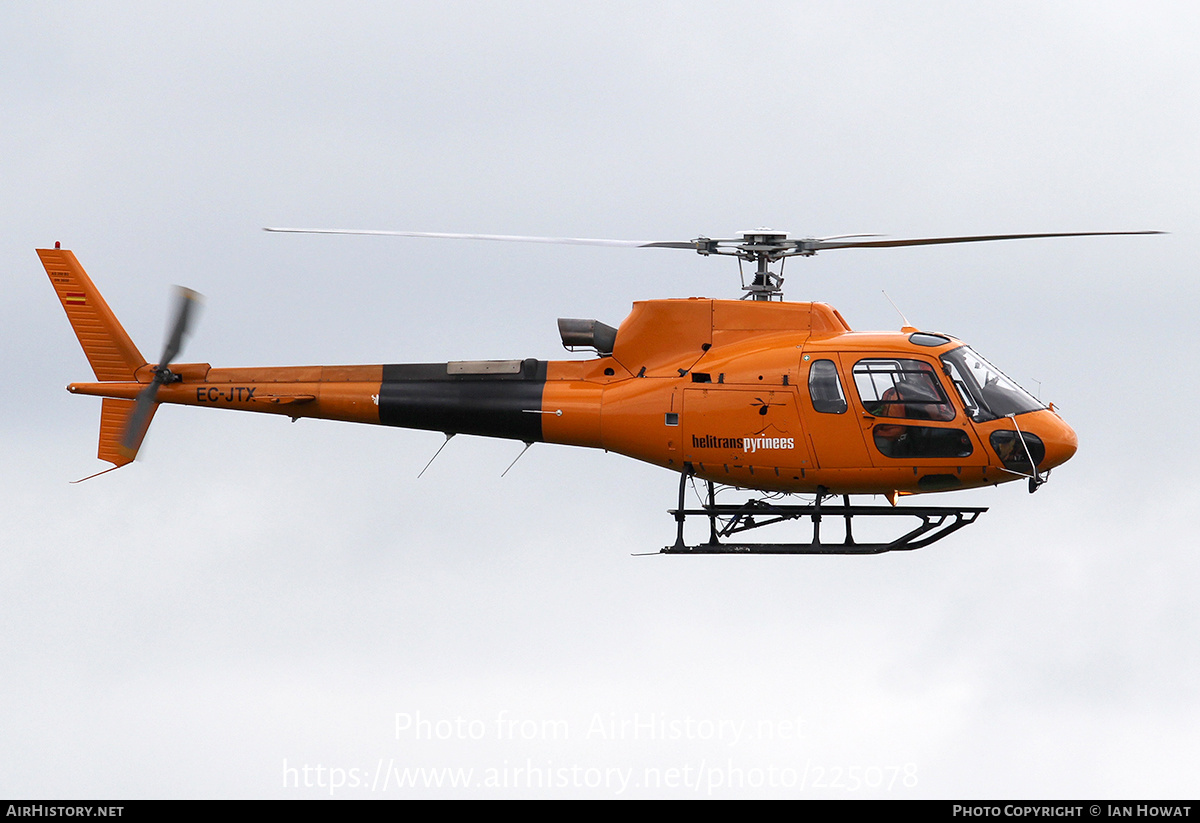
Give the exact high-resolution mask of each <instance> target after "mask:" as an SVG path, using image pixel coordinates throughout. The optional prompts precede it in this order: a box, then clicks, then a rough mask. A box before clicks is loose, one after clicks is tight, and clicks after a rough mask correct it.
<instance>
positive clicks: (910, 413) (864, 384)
mask: <svg viewBox="0 0 1200 823" xmlns="http://www.w3.org/2000/svg"><path fill="white" fill-rule="evenodd" d="M853 373H854V387H855V388H856V389H857V390H858V396H859V399H860V400H862V404H863V408H864V409H866V410H867V412H868V413H869V414H873V415H876V416H878V417H904V418H908V419H910V420H953V419H954V407H953V406H952V405H950V401H949V399H948V398H947V397H946V393H945V392H944V391H943V390H942V384H941V382H940V381H939V380H938V378H937V375H936V374H935V373H934V371H933V366H931V365H930V364H928V363H926V362H925V361H923V360H909V359H906V358H898V357H897V358H886V359H885V358H872V359H868V360H859V361H858V362H857V363H855V364H854V372H853Z"/></svg>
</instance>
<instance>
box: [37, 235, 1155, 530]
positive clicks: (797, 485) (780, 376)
mask: <svg viewBox="0 0 1200 823" xmlns="http://www.w3.org/2000/svg"><path fill="white" fill-rule="evenodd" d="M267 231H279V232H305V233H326V234H375V235H398V236H407V237H436V238H451V239H482V240H502V241H522V242H541V243H568V244H579V245H606V246H635V247H641V248H675V249H690V250H693V251H696V252H699V253H700V254H701V255H705V256H708V255H714V254H715V255H729V256H734V257H737V258H738V259H739V261H748V262H752V263H755V264H756V270H755V271H754V274H753V276H752V278H751V280H750V282H749V283H747V282H746V281H745V279H744V278H743V283H742V288H743V290H744V291H745V292H746V294H745V296H744V297H743V298H742V299H740V300H713V299H707V298H688V299H672V300H647V301H642V302H637V303H634V304H633V311H632V312H631V313H630V314H629V316H628V317H626V318H625V320H624V322H622V323H621V325H620V327H619V328H616V329H614V328H612V327H611V326H607V325H605V324H603V323H600V322H597V321H595V320H583V319H560V320H559V321H558V326H559V333H560V336H561V339H562V344H563V346H564V347H565V348H567V349H568V350H569V351H575V350H578V349H586V350H591V351H593V352H594V353H595V355H596V356H595V357H593V358H592V359H587V360H553V361H545V360H537V359H533V358H530V359H526V360H476V361H459V362H448V363H428V364H394V365H372V366H286V367H276V368H223V369H217V368H213V367H211V366H210V365H209V364H208V363H176V362H174V361H175V358H176V356H177V355H178V354H179V351H180V349H181V347H182V344H183V339H184V336H185V334H186V333H187V328H188V323H189V318H190V316H191V313H192V308H193V306H194V305H195V303H196V300H197V298H198V295H197V294H196V293H195V292H192V291H190V290H187V289H180V291H179V296H178V309H177V313H176V317H175V320H174V323H173V325H172V328H171V332H170V334H169V336H168V340H167V343H166V346H165V349H164V351H163V354H162V356H161V357H160V358H159V360H158V362H157V363H148V362H147V361H146V358H144V357H143V356H142V355H141V353H140V352H139V351H138V349H137V347H136V346H135V345H134V343H133V341H132V340H131V339H130V338H129V336H128V334H126V332H125V330H124V329H123V328H122V327H121V324H120V323H119V322H118V320H117V318H116V316H115V315H114V314H113V312H112V311H111V310H110V309H109V307H108V304H107V303H105V301H104V298H103V297H101V295H100V292H99V291H98V290H97V289H96V287H95V285H93V283H92V281H91V279H90V278H89V277H88V276H87V274H86V273H85V272H84V270H83V267H82V266H80V264H79V262H78V261H77V260H76V258H75V255H74V254H73V253H71V252H70V251H67V250H65V249H61V248H59V244H58V243H55V248H54V249H39V250H38V255H39V256H40V257H41V260H42V264H43V265H44V266H45V269H46V273H47V274H48V275H49V276H50V281H51V282H52V283H53V284H54V288H55V290H56V291H57V293H58V297H59V300H60V301H61V302H62V305H63V308H64V309H65V310H66V313H67V318H68V320H69V321H70V323H71V326H72V327H73V328H74V330H75V334H76V336H77V337H78V338H79V342H80V344H81V345H82V347H83V351H84V354H85V355H86V356H87V358H88V361H89V362H90V363H91V366H92V371H93V372H94V373H95V375H96V380H97V381H98V382H95V383H72V384H71V385H69V386H68V387H67V390H68V391H70V392H72V393H73V394H85V395H92V396H97V397H102V398H104V401H103V405H102V407H101V412H100V445H99V451H98V456H99V457H100V459H101V460H105V461H108V462H110V463H112V464H113V466H112V468H110V469H106V470H105V471H112V469H115V468H119V467H121V466H124V465H126V464H128V463H130V462H131V461H133V459H134V458H135V456H136V455H137V452H138V448H139V447H140V446H141V443H142V440H143V438H144V437H145V435H146V431H147V429H148V427H149V425H150V421H151V419H152V418H153V416H154V413H155V411H156V410H157V408H158V406H159V405H160V404H163V403H171V404H178V405H185V406H204V407H210V408H219V409H238V410H241V411H251V412H266V413H269V414H280V415H285V416H287V417H290V418H292V419H293V420H295V419H298V418H301V417H310V418H324V419H330V420H346V421H351V422H357V423H374V424H381V425H385V426H398V427H402V428H410V429H426V430H430V431H438V432H442V433H444V434H445V435H446V442H449V439H450V438H451V437H453V436H454V435H456V434H474V435H482V436H485V437H500V438H508V439H512V440H519V441H522V442H524V443H525V444H526V449H528V448H529V446H531V445H532V444H533V443H539V442H544V443H560V444H565V445H572V446H585V447H592V448H602V449H604V450H606V451H614V452H618V453H620V454H624V455H627V456H629V457H633V458H635V459H638V460H643V461H645V462H648V463H653V464H655V465H659V466H662V467H664V468H667V469H669V470H671V471H674V472H677V473H679V476H680V479H679V494H678V505H677V507H676V508H675V509H673V510H671V511H670V514H672V515H673V517H674V519H675V521H676V540H675V543H674V544H673V545H671V546H668V547H666V548H664V549H662V552H664V553H696V554H699V553H704V554H711V553H750V554H878V553H882V552H887V551H894V550H910V549H918V548H921V547H924V546H927V545H929V544H930V543H933V542H934V541H936V540H939V539H941V538H943V537H945V536H947V535H949V534H951V533H952V532H955V531H957V530H958V529H960V528H962V527H963V526H966V525H969V524H970V523H973V522H974V521H975V519H976V518H977V517H978V516H979V514H981V513H982V512H984V511H986V510H987V509H986V508H980V507H961V506H899V505H897V498H898V497H899V496H902V495H909V494H918V493H928V492H939V491H948V490H953V489H969V488H975V487H981V486H991V485H996V484H999V483H1005V482H1009V481H1012V480H1017V479H1026V480H1028V483H1029V490H1030V491H1031V492H1032V491H1035V490H1036V489H1037V488H1038V487H1039V486H1040V485H1041V484H1042V483H1044V482H1045V481H1046V478H1047V476H1048V474H1049V472H1050V470H1051V469H1053V468H1054V467H1055V466H1058V465H1061V464H1062V463H1064V462H1066V461H1067V460H1069V459H1070V458H1071V456H1072V455H1073V454H1074V453H1075V450H1076V447H1077V440H1076V436H1075V432H1074V431H1072V429H1071V427H1070V426H1068V425H1067V423H1066V422H1065V421H1064V420H1063V419H1062V418H1061V417H1060V416H1059V415H1058V413H1057V412H1055V411H1054V409H1053V406H1046V405H1044V404H1042V403H1041V402H1040V401H1039V400H1038V399H1036V398H1035V397H1034V396H1032V395H1031V394H1029V393H1028V392H1026V391H1025V390H1024V389H1022V388H1021V387H1020V386H1018V385H1017V384H1016V383H1015V382H1013V381H1012V380H1010V379H1009V378H1007V377H1006V376H1005V375H1004V374H1003V373H1001V372H1000V370H999V369H997V368H995V367H994V366H992V365H991V364H990V363H989V362H988V361H987V360H985V359H984V358H983V357H982V356H981V355H979V354H978V353H976V352H975V351H974V350H973V349H971V348H970V347H969V346H967V345H965V344H963V343H962V342H961V341H959V340H957V339H955V338H953V337H951V336H949V335H945V334H939V333H932V332H925V331H920V330H918V329H916V328H913V327H911V326H905V327H904V328H903V329H902V330H901V331H900V332H855V331H853V330H851V328H850V326H849V325H848V324H847V323H846V321H845V320H844V319H843V318H842V316H841V314H839V313H838V312H837V310H835V309H834V308H832V307H831V306H829V305H827V304H824V303H793V302H784V301H783V294H782V284H783V277H782V268H781V269H780V271H779V272H775V271H772V270H771V269H770V265H771V264H772V263H775V262H777V261H783V260H785V259H786V258H789V257H794V256H811V255H813V254H816V253H817V252H818V251H824V250H830V249H845V248H888V247H899V246H915V245H930V244H941V243H966V242H978V241H989V240H1012V239H1024V238H1037V237H1078V236H1093V235H1110V234H1122V235H1123V234H1158V233H1159V232H1072V233H1055V234H1017V235H988V236H972V237H937V238H916V239H907V240H888V239H875V238H876V236H875V235H844V236H839V237H827V238H805V239H789V238H788V236H787V234H785V233H783V232H778V231H774V230H771V229H755V230H752V231H747V232H742V233H741V234H740V236H739V237H736V238H729V239H711V238H707V237H699V238H697V239H695V240H690V241H679V242H676V241H666V242H660V241H627V240H598V239H585V238H547V237H514V236H509V235H464V234H433V233H424V232H376V231H351V230H333V229H267ZM781 266H782V263H781ZM444 445H445V443H443V446H444ZM439 452H440V449H439ZM523 453H524V452H522V454H523ZM434 457H435V458H436V457H437V455H436V454H435V455H434ZM430 462H432V461H430ZM514 462H515V461H514ZM102 473H103V472H101V474H102ZM93 476H95V475H93ZM697 479H699V480H701V481H703V482H704V484H705V487H706V491H707V494H706V495H704V496H703V497H701V499H700V503H699V505H698V507H693V508H688V507H687V506H686V505H685V493H686V489H687V486H688V484H689V483H691V484H693V487H694V484H695V481H696V480H697ZM718 487H720V488H721V489H725V488H731V489H741V490H748V491H752V492H759V493H766V496H763V497H759V498H754V499H749V500H746V501H744V502H740V503H735V504H729V503H718V502H717V501H716V495H717V491H718ZM790 494H804V495H813V496H814V499H813V501H812V502H811V503H808V502H802V503H785V502H781V500H782V498H784V497H785V496H787V495H790ZM851 495H882V496H884V497H886V498H887V500H888V501H889V503H890V505H885V506H878V505H863V504H853V505H852V504H851V502H850V496H851ZM838 497H840V498H841V503H840V504H838V503H831V502H830V501H831V500H834V499H836V498H838ZM688 517H700V518H704V519H707V520H708V525H709V538H708V541H707V542H705V543H701V544H698V545H694V546H689V545H687V543H686V542H685V540H684V524H685V522H686V519H687V518H688ZM825 517H834V518H839V519H843V520H844V534H843V535H842V536H841V539H840V540H839V541H836V542H825V541H823V540H822V537H821V523H822V519H823V518H825ZM896 517H910V518H915V519H916V523H915V525H912V524H911V523H910V524H908V525H911V528H907V529H906V530H905V531H903V533H901V534H900V535H899V536H897V537H894V538H892V539H889V540H883V541H876V542H859V541H857V540H856V539H855V536H854V530H853V523H854V521H855V520H859V521H865V522H885V521H888V520H889V519H894V518H896ZM801 518H808V519H810V520H811V522H812V530H811V537H810V539H809V540H807V541H805V542H791V543H778V542H759V543H751V542H745V541H744V540H742V539H741V538H740V537H736V538H735V539H733V540H729V539H727V538H731V537H735V536H740V535H742V534H743V533H745V532H747V531H750V530H752V529H757V528H761V527H764V526H769V525H773V524H777V523H780V522H783V521H788V520H797V519H801Z"/></svg>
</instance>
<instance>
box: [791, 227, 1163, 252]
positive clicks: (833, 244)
mask: <svg viewBox="0 0 1200 823" xmlns="http://www.w3.org/2000/svg"><path fill="white" fill-rule="evenodd" d="M1114 234H1165V232H1161V231H1070V232H1054V233H1049V234H983V235H976V236H973V237H917V238H913V239H909V240H857V241H852V242H841V241H838V240H837V239H836V238H831V239H829V240H803V241H801V243H802V246H803V248H804V249H805V250H808V251H819V250H821V249H871V248H875V249H887V248H895V247H897V246H935V245H939V244H942V243H981V242H985V241H988V240H1029V239H1032V238H1036V237H1098V236H1103V235H1114Z"/></svg>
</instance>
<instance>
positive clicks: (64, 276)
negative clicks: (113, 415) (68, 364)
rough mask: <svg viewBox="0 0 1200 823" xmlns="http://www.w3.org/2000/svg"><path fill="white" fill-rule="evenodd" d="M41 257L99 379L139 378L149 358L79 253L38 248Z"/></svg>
mask: <svg viewBox="0 0 1200 823" xmlns="http://www.w3.org/2000/svg"><path fill="white" fill-rule="evenodd" d="M38 257H40V258H41V259H42V265H43V266H45V267H46V274H48V275H50V282H51V283H53V284H54V290H55V291H56V292H58V299H59V300H60V301H61V302H62V306H63V309H65V310H66V312H67V319H68V320H69V321H70V322H71V328H73V329H74V330H75V336H76V337H77V338H79V345H80V346H82V347H83V353H84V354H85V355H86V356H87V359H88V362H89V363H90V364H91V365H92V371H93V372H95V374H96V379H97V380H100V381H110V380H121V381H131V380H136V379H137V378H135V377H134V372H136V371H137V370H138V369H139V368H141V367H142V366H144V365H146V358H144V357H142V354H141V352H139V351H138V349H137V346H135V345H134V344H133V341H132V340H131V339H129V335H128V334H126V333H125V329H123V328H122V327H121V323H120V322H119V321H118V320H117V316H116V315H115V314H113V312H112V309H110V308H109V307H108V304H107V303H105V302H104V298H103V297H101V296H100V292H99V290H97V288H96V286H95V285H94V284H93V283H92V280H91V278H90V277H88V276H87V272H85V271H84V270H83V266H81V265H79V261H78V260H76V259H75V255H74V254H72V253H71V252H69V251H67V250H65V249H38ZM105 408H106V409H107V404H106V405H105ZM118 439H119V435H118ZM101 450H102V451H103V444H102V449H101ZM101 456H103V455H101ZM104 459H106V460H108V459H110V458H107V457H106V458H104Z"/></svg>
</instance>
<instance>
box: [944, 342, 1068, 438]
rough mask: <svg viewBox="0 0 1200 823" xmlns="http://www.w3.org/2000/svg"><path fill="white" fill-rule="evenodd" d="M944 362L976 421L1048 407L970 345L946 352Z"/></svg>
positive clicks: (968, 412) (968, 411) (947, 372)
mask: <svg viewBox="0 0 1200 823" xmlns="http://www.w3.org/2000/svg"><path fill="white" fill-rule="evenodd" d="M942 363H944V364H945V368H946V374H948V375H949V376H950V379H951V381H953V382H954V388H956V389H957V390H958V394H959V396H960V397H961V398H962V402H963V405H964V406H965V407H966V410H967V414H969V415H970V416H971V419H972V420H974V421H975V422H976V423H982V422H983V421H985V420H995V419H996V418H998V417H1007V416H1008V415H1010V414H1024V413H1025V412H1031V411H1038V410H1039V409H1044V408H1046V407H1045V406H1044V405H1043V404H1042V402H1041V401H1040V400H1038V399H1037V398H1036V397H1034V396H1033V395H1032V394H1030V393H1029V392H1027V391H1025V390H1024V389H1023V388H1021V387H1020V386H1018V385H1017V384H1016V383H1014V382H1013V381H1011V380H1009V379H1008V378H1007V377H1005V376H1004V374H1003V373H1002V372H1001V371H1000V370H999V369H998V368H996V367H995V366H993V365H992V364H991V363H989V362H988V361H986V360H984V359H983V358H982V357H980V356H979V355H978V354H976V353H975V351H974V350H973V349H972V348H971V347H970V346H962V347H960V348H957V349H955V350H954V351H951V352H947V353H946V354H943V355H942Z"/></svg>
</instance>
